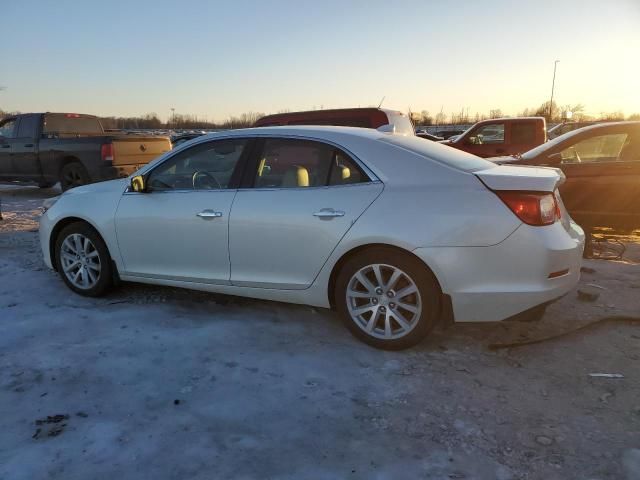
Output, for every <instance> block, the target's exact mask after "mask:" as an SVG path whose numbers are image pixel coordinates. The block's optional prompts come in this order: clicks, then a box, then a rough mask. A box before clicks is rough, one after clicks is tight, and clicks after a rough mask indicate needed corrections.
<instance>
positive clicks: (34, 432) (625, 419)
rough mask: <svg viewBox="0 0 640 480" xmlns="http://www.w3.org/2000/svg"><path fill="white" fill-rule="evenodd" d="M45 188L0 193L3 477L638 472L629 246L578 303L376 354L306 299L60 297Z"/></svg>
mask: <svg viewBox="0 0 640 480" xmlns="http://www.w3.org/2000/svg"><path fill="white" fill-rule="evenodd" d="M58 193H59V192H58V191H56V190H55V189H50V190H40V189H38V188H36V187H19V186H0V199H1V200H2V211H3V215H4V218H5V220H3V221H0V411H1V412H3V428H2V430H1V431H0V478H1V479H12V480H13V479H36V478H56V479H75V478H82V479H85V478H91V479H102V478H104V479H111V478H114V477H120V478H157V479H164V478H167V479H170V478H171V479H172V478H196V479H198V478H201V479H210V478H242V479H253V478H256V479H263V478H289V479H300V478H318V479H323V478H326V479H335V478H358V479H360V478H362V479H369V478H379V479H385V478H388V479H398V478H434V479H450V478H465V479H491V480H494V479H519V478H531V479H538V478H540V479H542V478H544V479H569V478H594V479H595V478H597V479H612V480H613V479H616V480H617V479H621V478H625V476H628V478H639V477H634V476H632V475H635V474H637V473H638V472H637V471H636V472H635V473H634V469H637V468H638V467H637V466H638V462H637V461H636V460H637V457H638V450H637V449H638V447H639V446H640V369H639V366H640V329H639V328H638V323H637V320H635V321H634V319H637V317H639V316H640V300H638V299H639V298H640V264H639V263H638V262H640V240H638V239H637V237H635V238H634V237H629V238H627V239H625V242H626V245H627V247H628V248H627V252H626V254H625V258H624V260H622V261H616V262H611V261H587V262H585V265H586V266H587V267H588V268H591V269H593V271H590V273H584V274H583V278H582V280H581V284H580V286H579V288H581V289H592V290H593V289H595V290H597V293H598V295H597V296H596V298H595V299H592V300H591V301H583V300H580V299H579V298H578V294H577V291H574V292H571V293H570V294H569V295H567V296H566V297H565V298H563V299H562V300H561V301H559V302H557V303H556V304H554V305H552V306H551V307H550V308H549V310H548V312H547V314H546V316H545V318H544V319H543V320H542V321H541V322H539V323H537V324H526V323H518V322H503V323H500V324H491V325H456V326H454V327H452V328H449V329H447V330H446V331H439V332H436V333H435V335H433V336H432V337H431V338H430V339H429V340H427V341H425V342H424V343H423V344H421V345H420V346H418V347H416V348H413V349H411V350H408V351H404V352H382V351H377V350H374V349H371V348H369V347H367V346H365V345H363V344H361V343H359V342H358V341H356V340H354V339H353V338H351V337H350V336H349V334H348V332H347V331H346V330H345V329H344V328H343V327H342V325H341V324H340V322H339V321H338V320H337V318H336V317H335V316H334V315H333V314H332V313H331V312H329V311H324V310H319V309H313V308H310V307H304V306H293V305H284V304H279V303H273V302H262V301H254V300H247V299H238V298H230V297H224V296H220V295H211V294H204V293H198V292H191V291H186V290H179V289H169V288H161V287H150V286H141V285H132V284H126V285H124V286H122V287H121V288H120V289H118V290H116V291H115V292H113V293H112V294H111V295H110V296H108V297H106V298H101V299H87V298H83V297H80V296H77V295H75V294H73V293H72V292H71V291H69V290H68V289H67V288H66V287H65V286H64V284H63V283H62V281H61V280H60V279H59V277H58V276H57V274H55V273H54V272H51V271H49V270H48V269H47V268H46V267H45V266H44V263H43V262H42V258H41V253H40V247H39V244H38V238H37V217H38V215H39V212H40V209H39V207H40V205H41V202H42V200H43V199H45V198H47V197H49V196H53V195H56V194H58ZM594 285H596V286H597V287H594ZM600 319H608V320H607V321H604V322H599V323H594V324H593V326H591V327H589V326H587V325H589V324H592V323H593V322H596V321H598V320H600ZM584 326H587V327H585V328H583V329H581V330H578V331H576V332H574V330H576V329H578V328H579V327H584ZM567 332H569V333H568V334H567ZM571 332H574V333H571ZM558 335H561V336H559V337H558V338H555V339H554V338H551V339H549V340H546V341H543V342H541V343H538V344H533V345H528V346H520V347H515V348H504V349H497V350H491V349H489V348H488V346H489V345H496V344H506V343H518V342H526V341H531V340H536V339H544V338H547V337H554V336H558ZM590 373H616V374H622V376H623V378H606V377H591V376H589V374H590Z"/></svg>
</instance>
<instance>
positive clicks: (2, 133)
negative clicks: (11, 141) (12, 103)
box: [0, 118, 16, 138]
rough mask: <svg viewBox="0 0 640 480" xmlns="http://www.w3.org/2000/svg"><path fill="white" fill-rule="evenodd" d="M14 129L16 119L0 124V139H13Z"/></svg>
mask: <svg viewBox="0 0 640 480" xmlns="http://www.w3.org/2000/svg"><path fill="white" fill-rule="evenodd" d="M15 127H16V119H15V118H12V119H10V120H6V121H5V122H3V123H0V137H4V138H14V134H13V132H14V131H15Z"/></svg>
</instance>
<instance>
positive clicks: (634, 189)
mask: <svg viewBox="0 0 640 480" xmlns="http://www.w3.org/2000/svg"><path fill="white" fill-rule="evenodd" d="M639 141H640V137H638V136H635V135H633V134H631V135H629V133H628V132H625V131H611V132H608V133H605V134H601V135H595V136H594V135H591V136H589V137H587V138H584V139H582V140H580V141H578V142H576V143H574V144H572V145H570V146H568V147H567V148H564V149H563V150H562V152H561V155H562V157H563V159H564V160H563V163H562V164H561V168H562V170H563V172H564V173H565V175H566V177H567V181H566V182H565V184H564V185H562V186H561V188H560V192H561V194H562V197H563V199H564V202H565V205H566V207H567V210H569V213H570V214H571V216H572V217H573V218H574V219H575V220H576V222H578V223H579V224H581V225H583V226H586V227H614V228H623V229H628V228H640V149H638V150H634V149H636V148H637V145H638V142H639Z"/></svg>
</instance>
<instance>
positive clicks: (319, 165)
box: [253, 138, 369, 188]
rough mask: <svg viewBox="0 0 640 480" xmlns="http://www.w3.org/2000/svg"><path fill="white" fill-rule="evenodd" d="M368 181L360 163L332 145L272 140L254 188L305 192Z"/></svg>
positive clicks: (267, 142)
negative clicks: (295, 189) (328, 186)
mask: <svg viewBox="0 0 640 480" xmlns="http://www.w3.org/2000/svg"><path fill="white" fill-rule="evenodd" d="M368 181H369V179H368V177H367V176H366V175H365V174H364V172H363V171H362V170H361V169H360V167H359V166H358V165H357V163H356V162H354V161H353V160H352V159H351V158H350V157H349V156H348V155H347V154H345V153H344V152H342V151H341V150H339V149H337V148H335V147H333V146H332V145H327V144H324V143H321V142H315V141H311V140H294V139H280V138H278V139H276V138H269V139H266V140H265V141H264V147H263V149H262V153H261V154H260V156H259V159H258V168H257V171H256V174H255V178H254V183H253V185H254V187H255V188H302V187H323V186H327V185H334V186H335V185H348V184H353V183H361V182H368Z"/></svg>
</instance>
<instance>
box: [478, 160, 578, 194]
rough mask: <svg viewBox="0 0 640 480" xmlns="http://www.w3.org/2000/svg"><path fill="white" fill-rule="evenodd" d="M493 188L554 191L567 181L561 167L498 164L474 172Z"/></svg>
mask: <svg viewBox="0 0 640 480" xmlns="http://www.w3.org/2000/svg"><path fill="white" fill-rule="evenodd" d="M474 174H475V176H476V177H478V178H479V179H480V181H481V182H482V183H484V184H485V185H486V186H487V187H488V188H489V189H491V190H519V191H530V192H553V191H555V189H556V188H558V187H559V186H560V185H562V184H563V183H564V182H565V181H566V177H565V175H564V172H563V171H562V170H560V169H559V168H552V167H534V166H524V165H522V166H521V165H518V166H510V165H498V166H495V167H492V168H488V169H486V170H480V171H478V172H474Z"/></svg>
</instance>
